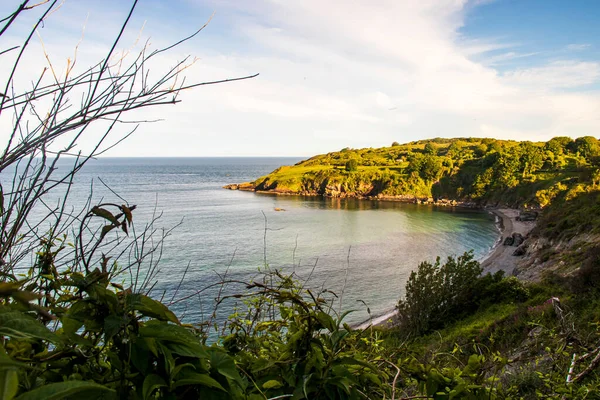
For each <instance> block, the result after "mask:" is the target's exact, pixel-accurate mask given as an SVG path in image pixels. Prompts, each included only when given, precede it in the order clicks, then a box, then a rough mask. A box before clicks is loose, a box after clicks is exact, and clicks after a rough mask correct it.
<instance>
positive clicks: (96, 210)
mask: <svg viewBox="0 0 600 400" xmlns="http://www.w3.org/2000/svg"><path fill="white" fill-rule="evenodd" d="M91 212H92V214H94V215H97V216H99V217H102V218H104V219H106V220H108V221H110V222H112V223H113V224H114V225H119V220H118V219H117V218H116V217H115V216H114V215H113V214H112V213H111V212H110V211H108V210H107V209H105V208H101V207H98V206H94V207H92V209H91Z"/></svg>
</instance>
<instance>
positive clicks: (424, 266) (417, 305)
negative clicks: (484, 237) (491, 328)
mask: <svg viewBox="0 0 600 400" xmlns="http://www.w3.org/2000/svg"><path fill="white" fill-rule="evenodd" d="M482 271H483V269H482V268H481V266H480V265H479V262H477V261H475V260H473V252H472V251H471V252H468V253H465V254H463V255H462V256H459V257H456V258H455V257H448V260H447V261H446V263H445V264H443V265H442V264H441V263H440V258H439V257H438V258H437V260H436V262H435V263H434V264H431V263H428V262H423V263H421V264H420V265H419V267H418V269H417V271H413V272H412V273H411V274H410V277H409V279H408V282H407V283H406V298H405V299H404V300H400V301H399V302H398V306H397V309H398V314H399V321H400V326H401V329H402V330H403V331H404V332H405V333H407V334H414V335H422V334H425V333H428V332H430V331H432V330H435V329H441V328H443V327H445V326H446V325H447V324H448V323H450V322H454V321H457V320H459V319H461V318H463V317H465V316H467V315H468V314H471V313H473V312H475V311H477V310H478V309H481V308H486V307H489V306H490V305H492V304H498V303H512V302H515V301H516V302H523V301H525V300H527V299H528V297H529V291H528V290H527V288H526V287H525V286H524V285H523V284H522V283H521V282H520V281H519V280H517V279H516V278H514V277H509V278H504V274H503V273H501V272H500V273H496V274H494V275H491V274H487V275H484V276H481V272H482Z"/></svg>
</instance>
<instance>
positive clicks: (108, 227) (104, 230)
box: [100, 225, 117, 240]
mask: <svg viewBox="0 0 600 400" xmlns="http://www.w3.org/2000/svg"><path fill="white" fill-rule="evenodd" d="M116 226H117V225H104V226H103V227H102V231H101V232H100V240H102V239H103V238H104V236H106V235H107V234H108V232H110V231H112V230H113V229H115V227H116Z"/></svg>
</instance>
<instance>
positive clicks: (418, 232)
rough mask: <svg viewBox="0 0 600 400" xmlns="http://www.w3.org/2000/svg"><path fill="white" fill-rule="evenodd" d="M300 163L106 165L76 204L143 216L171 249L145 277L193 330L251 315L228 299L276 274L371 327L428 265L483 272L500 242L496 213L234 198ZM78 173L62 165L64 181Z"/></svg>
mask: <svg viewBox="0 0 600 400" xmlns="http://www.w3.org/2000/svg"><path fill="white" fill-rule="evenodd" d="M300 160H301V159H300V158H281V157H272V158H261V157H253V158H241V157H240V158H99V159H95V160H91V161H89V163H88V164H87V165H86V166H85V167H84V168H83V169H82V170H81V171H80V172H79V173H78V174H77V176H76V179H75V181H74V184H73V187H72V189H71V193H70V198H69V202H70V204H71V205H72V207H73V208H74V209H77V208H78V207H79V208H81V207H84V206H85V205H86V204H87V202H88V200H91V202H90V203H89V204H92V205H93V204H97V203H100V202H114V203H117V204H123V202H124V200H126V201H127V202H128V203H129V204H130V205H136V206H137V207H136V209H135V211H134V213H133V220H134V223H135V226H136V227H137V232H141V231H142V230H143V227H144V226H146V225H147V224H149V223H150V222H151V221H154V222H153V227H154V234H155V237H156V238H157V240H158V237H160V236H161V235H162V234H163V233H165V234H166V237H165V238H164V243H163V245H162V247H160V249H161V250H160V262H158V263H157V264H156V263H155V261H156V260H157V259H158V253H157V257H155V258H153V259H152V260H147V261H148V264H147V265H143V266H142V268H147V269H150V268H155V269H154V275H153V281H152V285H149V286H148V287H150V288H151V292H150V294H151V295H152V296H153V297H155V298H158V299H161V300H163V301H164V302H166V303H170V304H171V308H172V309H173V310H174V311H175V313H176V314H178V315H179V316H180V317H181V318H182V319H183V320H184V321H186V322H189V323H199V322H202V321H207V320H209V319H211V318H212V317H211V316H213V314H214V313H213V312H214V310H215V305H216V302H217V299H222V298H225V297H227V298H228V299H229V300H228V301H224V302H222V303H221V304H220V305H219V307H217V309H216V310H217V312H216V314H214V315H216V319H214V320H212V321H213V322H217V323H219V324H221V323H222V322H223V321H225V320H226V319H227V317H228V316H229V315H230V314H231V313H232V312H234V310H236V309H239V307H240V303H238V302H239V301H241V300H236V299H235V298H230V297H228V296H231V295H234V294H242V293H244V292H245V291H247V290H248V289H246V285H245V284H244V283H249V282H253V281H259V280H260V279H262V277H263V275H262V274H263V273H264V272H265V271H273V270H280V271H283V272H284V273H287V274H294V277H295V278H296V279H298V281H299V282H300V284H301V285H302V286H303V287H305V288H306V289H310V290H311V291H312V292H313V293H315V294H316V295H318V294H319V293H321V294H322V295H323V296H325V297H327V298H330V299H332V300H333V304H332V308H333V310H335V311H352V312H351V313H350V314H348V316H347V317H346V318H345V322H347V323H349V324H356V323H360V322H364V321H365V320H368V319H369V318H371V317H375V316H380V315H383V314H385V313H387V312H389V311H390V310H393V308H394V306H395V305H396V303H397V302H398V300H399V299H400V298H402V296H403V295H404V287H405V284H406V281H407V279H408V277H409V275H410V273H411V271H413V270H415V269H416V268H417V266H418V265H419V263H421V262H424V261H427V262H434V261H435V260H436V257H441V258H442V259H445V258H446V257H448V256H451V255H461V254H463V253H464V252H466V251H473V253H474V256H475V258H476V259H479V260H481V259H483V258H484V257H485V256H486V255H487V254H488V253H489V252H490V251H491V249H492V248H493V246H494V244H495V242H496V240H497V239H498V237H499V232H498V229H497V227H496V225H495V220H494V217H493V216H492V215H490V214H489V213H487V212H484V211H478V210H468V209H461V208H445V207H436V206H431V205H415V204H407V203H401V202H392V201H371V200H357V199H334V198H321V197H301V196H281V195H280V196H278V195H272V194H257V193H252V192H243V191H232V190H226V189H223V186H224V185H226V184H230V183H240V182H247V181H252V180H255V179H256V178H258V177H260V176H263V175H266V174H268V173H269V172H271V171H273V170H274V169H276V168H278V167H280V166H282V165H293V164H295V163H296V162H298V161H300ZM71 164H72V161H71V162H69V160H68V159H66V160H62V161H61V162H60V164H59V166H60V167H59V172H60V169H61V168H68V167H69V166H70V165H71ZM128 279H129V280H130V279H131V277H130V276H129V277H128V276H124V277H123V280H124V282H125V283H127V281H128ZM222 281H228V282H230V283H228V284H227V285H225V286H222V285H220V284H219V282H222Z"/></svg>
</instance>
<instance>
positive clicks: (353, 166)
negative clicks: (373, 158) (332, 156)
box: [346, 159, 358, 172]
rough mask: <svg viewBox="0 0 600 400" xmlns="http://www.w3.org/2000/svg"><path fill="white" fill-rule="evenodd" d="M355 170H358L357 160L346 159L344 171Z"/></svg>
mask: <svg viewBox="0 0 600 400" xmlns="http://www.w3.org/2000/svg"><path fill="white" fill-rule="evenodd" d="M356 170H358V161H356V160H355V159H352V160H348V161H346V171H348V172H354V171H356Z"/></svg>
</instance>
